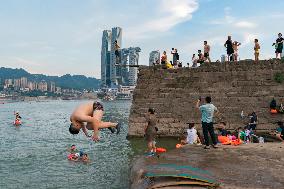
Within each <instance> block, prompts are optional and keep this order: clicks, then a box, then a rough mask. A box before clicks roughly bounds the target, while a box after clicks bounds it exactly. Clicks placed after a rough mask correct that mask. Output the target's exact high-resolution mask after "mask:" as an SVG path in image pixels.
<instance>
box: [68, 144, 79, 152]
mask: <svg viewBox="0 0 284 189" xmlns="http://www.w3.org/2000/svg"><path fill="white" fill-rule="evenodd" d="M68 151H69V152H70V153H71V154H75V153H77V152H78V150H77V148H76V145H75V144H73V145H72V146H71V147H70V148H69V149H68Z"/></svg>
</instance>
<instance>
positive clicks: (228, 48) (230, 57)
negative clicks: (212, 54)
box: [224, 36, 234, 61]
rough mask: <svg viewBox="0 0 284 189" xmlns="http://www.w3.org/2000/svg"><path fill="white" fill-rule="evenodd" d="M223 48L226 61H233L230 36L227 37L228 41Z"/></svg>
mask: <svg viewBox="0 0 284 189" xmlns="http://www.w3.org/2000/svg"><path fill="white" fill-rule="evenodd" d="M224 46H225V47H226V48H227V55H228V61H230V60H232V59H233V58H232V57H233V54H234V49H233V41H232V37H231V36H228V40H227V41H226V43H225V44H224Z"/></svg>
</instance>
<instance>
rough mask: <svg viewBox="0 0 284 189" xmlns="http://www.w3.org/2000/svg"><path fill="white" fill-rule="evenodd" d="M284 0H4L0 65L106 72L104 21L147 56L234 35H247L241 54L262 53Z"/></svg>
mask: <svg viewBox="0 0 284 189" xmlns="http://www.w3.org/2000/svg"><path fill="white" fill-rule="evenodd" d="M283 7H284V1H283V0H0V66H4V67H12V68H20V67H21V68H24V69H26V70H27V71H29V72H31V73H43V74H47V75H63V74H66V73H70V74H83V75H87V76H93V77H97V78H100V50H101V37H102V31H103V30H104V29H110V28H112V27H114V26H119V27H122V28H123V41H122V47H130V46H139V47H141V49H142V52H141V55H140V64H148V58H149V53H150V51H152V50H158V49H159V50H160V51H163V50H167V52H168V53H169V52H170V49H171V48H172V47H176V48H177V49H178V50H179V53H180V59H181V60H182V61H183V62H184V63H186V62H190V59H191V55H192V54H193V53H196V51H197V50H198V49H203V41H204V40H207V41H208V43H209V44H210V45H211V48H212V52H211V57H212V59H213V60H216V59H219V58H220V56H221V55H222V54H225V49H224V47H223V44H224V42H225V41H226V39H227V36H228V35H232V36H233V40H237V41H239V42H241V43H242V46H241V47H240V57H241V58H242V59H244V58H253V50H252V49H253V42H252V41H253V40H254V38H259V41H260V45H261V55H260V56H261V58H262V59H263V58H270V57H272V56H273V57H274V48H273V47H272V46H271V45H272V43H273V42H274V41H275V39H276V37H277V34H278V33H279V32H282V33H284V26H283V20H284V12H283Z"/></svg>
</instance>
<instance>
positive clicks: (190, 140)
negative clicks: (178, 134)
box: [186, 128, 198, 144]
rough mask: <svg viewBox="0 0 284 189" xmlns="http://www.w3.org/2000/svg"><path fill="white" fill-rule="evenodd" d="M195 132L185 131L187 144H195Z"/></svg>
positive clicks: (193, 130) (192, 130) (193, 129)
mask: <svg viewBox="0 0 284 189" xmlns="http://www.w3.org/2000/svg"><path fill="white" fill-rule="evenodd" d="M197 137H198V136H197V131H196V129H195V128H191V129H187V138H186V142H187V143H188V144H195V143H197Z"/></svg>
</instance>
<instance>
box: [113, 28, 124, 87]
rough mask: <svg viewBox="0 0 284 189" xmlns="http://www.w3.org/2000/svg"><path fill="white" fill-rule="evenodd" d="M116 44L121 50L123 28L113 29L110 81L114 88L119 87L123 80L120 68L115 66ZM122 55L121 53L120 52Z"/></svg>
mask: <svg viewBox="0 0 284 189" xmlns="http://www.w3.org/2000/svg"><path fill="white" fill-rule="evenodd" d="M115 42H117V45H118V46H119V47H120V48H121V47H122V28H120V27H115V28H112V29H111V49H110V79H111V83H112V85H113V86H118V85H119V84H120V83H119V81H120V80H121V69H120V67H118V66H115V64H116V63H118V64H119V63H120V62H116V61H117V59H116V55H115ZM119 53H120V54H121V51H119Z"/></svg>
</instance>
